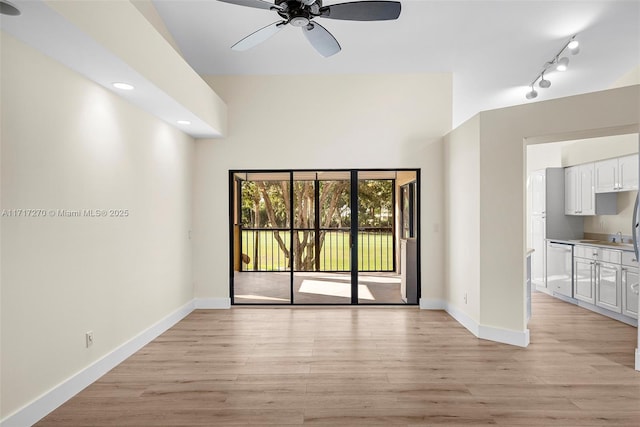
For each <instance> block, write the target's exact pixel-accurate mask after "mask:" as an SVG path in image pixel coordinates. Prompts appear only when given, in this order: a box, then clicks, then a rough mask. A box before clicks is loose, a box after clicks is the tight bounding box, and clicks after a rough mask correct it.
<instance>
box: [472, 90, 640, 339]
mask: <svg viewBox="0 0 640 427" xmlns="http://www.w3.org/2000/svg"><path fill="white" fill-rule="evenodd" d="M639 99H640V87H639V86H628V87H625V88H620V89H613V90H609V91H602V92H595V93H590V94H585V95H578V96H573V97H567V98H561V99H555V100H550V101H542V102H534V103H530V104H524V105H520V106H515V107H510V108H505V109H499V110H493V111H487V112H483V113H480V173H479V176H478V177H477V179H479V181H480V248H479V253H478V254H477V255H478V256H479V257H480V292H481V296H480V298H481V300H480V322H481V323H482V324H483V325H487V326H493V327H497V328H502V329H507V330H515V331H522V330H524V329H525V324H526V322H525V312H524V294H523V293H524V287H523V282H524V271H525V269H524V267H525V260H524V253H525V215H524V209H525V195H524V189H525V178H526V176H525V175H526V167H525V154H524V153H525V150H524V149H523V141H524V139H525V138H528V140H529V141H530V142H533V141H539V142H549V141H550V140H557V141H560V140H568V139H578V138H587V137H591V136H603V135H605V134H621V133H630V132H633V131H636V132H637V130H638V122H639V119H640V103H639V102H638V100H639ZM534 119H535V120H534Z"/></svg>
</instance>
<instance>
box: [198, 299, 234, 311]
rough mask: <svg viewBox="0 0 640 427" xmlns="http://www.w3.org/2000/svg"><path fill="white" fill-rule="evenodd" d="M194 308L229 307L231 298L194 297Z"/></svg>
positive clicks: (214, 308) (212, 308) (215, 308)
mask: <svg viewBox="0 0 640 427" xmlns="http://www.w3.org/2000/svg"><path fill="white" fill-rule="evenodd" d="M194 301H195V308H196V310H201V309H204V310H218V309H226V308H231V298H196V299H195V300H194Z"/></svg>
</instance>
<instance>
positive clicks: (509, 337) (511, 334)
mask: <svg viewBox="0 0 640 427" xmlns="http://www.w3.org/2000/svg"><path fill="white" fill-rule="evenodd" d="M479 332H480V333H479V334H478V338H482V339H483V340H489V341H495V342H500V343H503V344H510V345H515V346H518V347H527V346H528V345H529V330H528V329H525V330H524V331H514V330H510V329H502V328H494V327H493V326H486V325H480V331H479Z"/></svg>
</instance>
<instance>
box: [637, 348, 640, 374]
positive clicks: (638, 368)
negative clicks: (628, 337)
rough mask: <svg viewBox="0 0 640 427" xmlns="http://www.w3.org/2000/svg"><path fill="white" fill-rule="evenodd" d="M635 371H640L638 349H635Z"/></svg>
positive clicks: (639, 351) (639, 349) (639, 350)
mask: <svg viewBox="0 0 640 427" xmlns="http://www.w3.org/2000/svg"><path fill="white" fill-rule="evenodd" d="M636 371H640V348H636Z"/></svg>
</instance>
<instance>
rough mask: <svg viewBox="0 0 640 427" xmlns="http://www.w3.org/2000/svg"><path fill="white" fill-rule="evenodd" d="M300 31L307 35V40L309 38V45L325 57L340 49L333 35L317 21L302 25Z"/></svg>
mask: <svg viewBox="0 0 640 427" xmlns="http://www.w3.org/2000/svg"><path fill="white" fill-rule="evenodd" d="M302 32H303V33H304V35H305V36H307V40H309V43H311V46H313V47H314V48H315V49H316V50H317V51H318V53H320V55H322V56H324V57H325V58H327V57H329V56H331V55H335V54H336V53H338V52H340V50H342V48H341V47H340V44H339V43H338V41H337V40H336V39H335V37H333V36H332V35H331V33H330V32H329V31H327V29H326V28H324V27H323V26H322V25H320V24H318V23H317V22H311V23H309V25H307V26H306V27H302Z"/></svg>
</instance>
